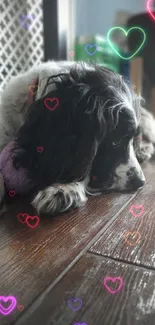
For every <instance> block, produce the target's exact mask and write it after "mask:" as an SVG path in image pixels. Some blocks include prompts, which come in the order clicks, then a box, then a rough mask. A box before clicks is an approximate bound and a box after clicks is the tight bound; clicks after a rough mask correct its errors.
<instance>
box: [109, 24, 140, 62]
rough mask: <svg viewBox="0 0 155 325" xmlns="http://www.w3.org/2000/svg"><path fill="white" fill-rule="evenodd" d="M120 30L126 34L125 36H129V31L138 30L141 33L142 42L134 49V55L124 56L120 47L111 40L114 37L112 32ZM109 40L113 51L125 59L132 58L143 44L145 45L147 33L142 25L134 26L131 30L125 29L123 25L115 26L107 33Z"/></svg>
mask: <svg viewBox="0 0 155 325" xmlns="http://www.w3.org/2000/svg"><path fill="white" fill-rule="evenodd" d="M116 31H117V32H118V31H120V32H121V33H123V34H125V36H126V37H127V36H128V34H129V33H134V32H136V33H137V32H138V33H139V38H141V39H140V44H138V46H137V49H136V50H135V51H134V53H132V55H129V56H128V57H126V56H123V55H122V53H120V52H119V49H118V47H117V46H116V44H115V43H114V42H113V41H112V40H111V39H112V34H113V32H116ZM107 40H108V43H109V45H110V46H111V48H112V49H113V51H114V52H115V53H116V54H117V55H118V56H119V57H120V58H122V59H124V60H130V59H132V58H133V57H134V56H135V55H136V54H137V53H138V52H139V51H140V49H141V48H142V46H143V45H144V43H145V41H146V34H145V32H144V30H143V29H142V28H140V27H132V28H130V29H129V30H127V31H126V30H125V29H124V28H122V27H113V28H111V29H110V30H109V32H108V34H107Z"/></svg>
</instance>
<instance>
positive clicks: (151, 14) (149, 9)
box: [147, 0, 155, 20]
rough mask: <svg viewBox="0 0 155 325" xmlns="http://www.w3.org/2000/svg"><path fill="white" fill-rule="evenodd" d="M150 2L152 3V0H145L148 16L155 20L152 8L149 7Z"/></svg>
mask: <svg viewBox="0 0 155 325" xmlns="http://www.w3.org/2000/svg"><path fill="white" fill-rule="evenodd" d="M151 3H152V4H153V0H148V2H147V10H148V12H149V14H150V16H151V17H152V18H153V19H154V20H155V15H154V14H153V12H152V9H151V8H150V5H151Z"/></svg>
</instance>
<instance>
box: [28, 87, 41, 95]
mask: <svg viewBox="0 0 155 325" xmlns="http://www.w3.org/2000/svg"><path fill="white" fill-rule="evenodd" d="M31 88H37V90H36V91H35V92H34V91H32V90H31ZM29 90H30V92H31V94H32V95H35V94H36V93H37V91H38V90H39V86H37V85H35V86H34V85H30V86H29Z"/></svg>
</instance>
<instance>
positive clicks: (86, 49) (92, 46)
mask: <svg viewBox="0 0 155 325" xmlns="http://www.w3.org/2000/svg"><path fill="white" fill-rule="evenodd" d="M84 48H85V51H86V53H87V54H89V55H91V56H92V55H94V54H95V53H96V52H97V50H98V48H97V45H96V44H86V45H85V46H84ZM93 48H94V50H93V51H92V49H93ZM90 51H91V52H90Z"/></svg>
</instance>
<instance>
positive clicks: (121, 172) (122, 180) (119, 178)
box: [111, 140, 145, 190]
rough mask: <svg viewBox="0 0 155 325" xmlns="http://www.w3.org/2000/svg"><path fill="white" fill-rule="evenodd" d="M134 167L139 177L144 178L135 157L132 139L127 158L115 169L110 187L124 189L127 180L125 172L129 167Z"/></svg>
mask: <svg viewBox="0 0 155 325" xmlns="http://www.w3.org/2000/svg"><path fill="white" fill-rule="evenodd" d="M131 168H135V172H136V173H137V174H138V175H139V177H140V178H141V179H143V180H145V177H144V174H143V172H142V169H141V167H140V165H139V163H138V160H137V158H136V155H135V152H134V148H133V140H131V141H130V143H129V159H128V161H127V163H126V164H120V165H119V166H118V167H117V168H116V170H115V175H116V177H114V183H113V185H112V186H111V189H114V188H119V189H121V190H123V189H126V188H127V187H126V184H127V182H128V179H129V177H128V175H127V172H128V171H129V170H130V169H131Z"/></svg>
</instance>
